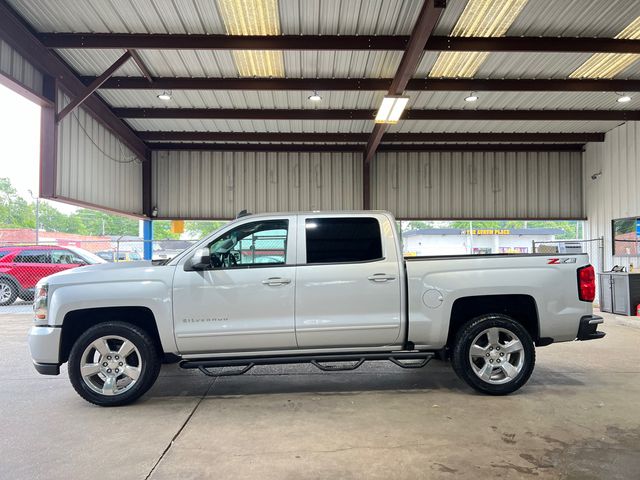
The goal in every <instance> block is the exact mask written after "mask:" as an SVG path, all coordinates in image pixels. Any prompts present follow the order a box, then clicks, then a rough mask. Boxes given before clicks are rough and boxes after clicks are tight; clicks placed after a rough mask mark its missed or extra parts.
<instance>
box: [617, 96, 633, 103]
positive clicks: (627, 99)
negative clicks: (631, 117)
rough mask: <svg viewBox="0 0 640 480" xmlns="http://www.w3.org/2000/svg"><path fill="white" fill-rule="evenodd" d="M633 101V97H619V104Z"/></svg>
mask: <svg viewBox="0 0 640 480" xmlns="http://www.w3.org/2000/svg"><path fill="white" fill-rule="evenodd" d="M630 101H631V97H630V96H629V95H620V96H619V97H618V103H629V102H630Z"/></svg>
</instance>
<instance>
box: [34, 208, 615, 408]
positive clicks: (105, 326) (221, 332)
mask: <svg viewBox="0 0 640 480" xmlns="http://www.w3.org/2000/svg"><path fill="white" fill-rule="evenodd" d="M594 296H595V276H594V269H593V267H592V266H591V265H589V263H588V258H587V255H584V254H574V255H558V254H553V255H547V254H533V255H520V254H517V255H509V254H499V255H483V256H451V257H443V256H441V257H409V258H403V255H402V248H401V244H400V238H399V234H398V231H397V228H396V222H395V220H394V218H393V217H392V216H391V214H389V213H387V212H378V211H366V212H322V213H319V212H310V213H283V214H260V215H247V216H242V217H241V218H238V219H236V220H235V221H233V222H231V223H229V224H227V225H225V226H224V227H223V228H221V229H220V230H218V231H216V232H214V233H212V234H211V235H210V236H209V237H207V238H205V239H203V240H202V241H200V242H199V243H197V244H196V245H194V246H193V247H192V248H190V249H188V250H186V251H184V252H183V253H182V254H180V255H178V256H176V257H175V258H173V259H171V260H168V261H167V262H166V264H164V265H152V264H151V263H150V262H136V263H115V264H102V265H92V266H86V267H81V268H78V269H74V270H69V271H66V272H62V273H58V274H55V275H52V276H50V277H47V278H45V279H43V280H42V281H40V282H39V283H38V285H37V288H36V294H35V299H34V325H33V326H32V327H31V329H30V332H29V347H30V351H31V356H32V359H33V362H34V365H35V368H36V370H37V371H38V372H40V373H41V374H47V375H58V374H59V373H60V366H61V364H63V363H65V362H67V363H68V366H67V367H68V368H67V369H68V374H69V378H70V380H71V384H72V385H73V387H74V388H75V390H76V391H77V392H78V394H79V395H80V396H81V397H83V398H84V399H85V400H87V401H89V402H91V403H94V404H97V405H102V406H115V405H124V404H127V403H130V402H132V401H134V400H136V399H137V398H139V397H140V396H141V395H143V394H144V393H145V392H146V391H147V390H148V389H149V388H150V387H151V386H152V385H153V383H154V382H155V380H156V378H157V376H158V373H159V370H160V366H161V364H162V363H163V361H170V360H173V361H179V362H180V366H181V367H183V368H197V369H200V370H201V371H202V372H203V373H205V374H208V375H212V376H216V375H237V374H242V373H245V372H246V371H248V370H249V369H251V368H252V367H254V366H256V365H269V364H295V363H303V362H308V363H311V364H313V365H315V366H316V367H318V368H320V369H322V370H347V369H354V368H357V367H359V366H360V365H361V364H362V363H363V362H365V361H370V360H390V361H392V362H393V363H395V364H396V365H397V366H398V367H403V368H419V367H422V366H424V365H425V364H426V363H427V362H428V361H429V360H430V359H431V358H432V357H434V356H438V357H439V358H445V359H449V358H450V360H451V363H452V365H453V369H454V370H455V372H456V374H457V375H458V376H459V377H460V378H461V379H462V380H464V381H465V382H466V383H467V384H468V385H469V386H471V387H472V388H474V389H476V390H478V391H480V392H483V393H486V394H491V395H504V394H508V393H511V392H514V391H515V390H517V389H519V388H520V387H521V386H522V385H524V384H525V383H526V382H527V380H528V379H529V377H530V375H531V373H532V371H533V368H534V364H535V347H536V346H537V347H541V346H545V345H549V344H551V343H554V342H567V341H572V340H576V339H577V340H590V339H596V338H601V337H603V336H604V333H603V332H599V331H597V326H598V324H600V323H602V318H600V317H598V316H595V315H593V314H592V301H593V299H594ZM212 369H213V370H212Z"/></svg>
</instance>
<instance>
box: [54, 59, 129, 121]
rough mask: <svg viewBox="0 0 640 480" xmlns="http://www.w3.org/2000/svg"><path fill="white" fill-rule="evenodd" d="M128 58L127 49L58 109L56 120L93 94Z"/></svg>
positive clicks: (60, 119)
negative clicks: (65, 104) (64, 105)
mask: <svg viewBox="0 0 640 480" xmlns="http://www.w3.org/2000/svg"><path fill="white" fill-rule="evenodd" d="M130 58H131V52H129V51H126V52H124V54H123V55H122V56H121V57H120V58H118V60H116V61H115V62H114V63H113V64H112V65H111V66H110V67H109V68H107V69H106V70H105V72H104V73H103V74H102V75H100V76H99V77H97V78H96V79H95V80H94V81H93V82H91V83H90V84H89V85H88V86H87V87H86V88H85V89H84V90H82V91H80V92H78V94H77V96H76V97H75V98H74V99H73V100H71V102H69V103H68V104H67V106H66V107H64V108H63V109H62V110H61V111H60V113H58V114H57V115H56V122H60V121H62V119H63V118H64V117H66V116H67V115H69V114H70V113H71V112H72V111H73V110H75V109H76V108H77V107H79V106H80V105H82V103H83V102H84V101H85V100H86V99H87V98H89V97H90V96H91V95H92V94H93V92H95V91H96V90H97V89H98V88H100V85H102V84H103V83H104V82H106V81H107V79H108V78H109V77H111V75H113V74H114V73H115V72H116V70H118V69H119V68H120V67H122V65H124V64H125V63H127V62H128V61H129V59H130Z"/></svg>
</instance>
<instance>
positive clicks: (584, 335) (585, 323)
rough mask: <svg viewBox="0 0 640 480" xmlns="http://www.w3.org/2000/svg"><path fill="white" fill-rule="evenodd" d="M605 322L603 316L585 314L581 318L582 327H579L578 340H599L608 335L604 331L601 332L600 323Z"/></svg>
mask: <svg viewBox="0 0 640 480" xmlns="http://www.w3.org/2000/svg"><path fill="white" fill-rule="evenodd" d="M603 322H604V319H603V318H602V317H599V316H597V315H585V316H584V317H582V318H581V319H580V328H578V337H577V340H597V339H598V338H602V337H604V336H605V335H606V333H604V332H599V331H598V330H597V329H598V325H600V324H601V323H603Z"/></svg>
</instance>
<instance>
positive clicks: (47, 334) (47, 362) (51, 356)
mask: <svg viewBox="0 0 640 480" xmlns="http://www.w3.org/2000/svg"><path fill="white" fill-rule="evenodd" d="M61 333H62V329H61V328H58V327H48V326H43V327H36V326H34V327H31V329H30V330H29V340H28V343H29V352H31V358H32V359H33V364H34V366H35V368H36V370H37V371H38V372H39V373H41V374H43V375H58V374H59V373H60V359H59V354H60V336H61ZM54 367H55V368H54Z"/></svg>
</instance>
